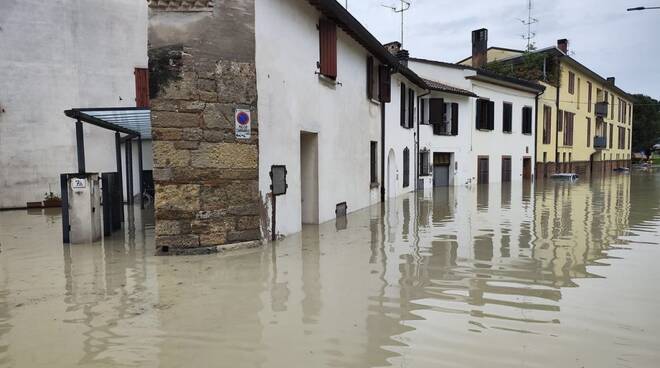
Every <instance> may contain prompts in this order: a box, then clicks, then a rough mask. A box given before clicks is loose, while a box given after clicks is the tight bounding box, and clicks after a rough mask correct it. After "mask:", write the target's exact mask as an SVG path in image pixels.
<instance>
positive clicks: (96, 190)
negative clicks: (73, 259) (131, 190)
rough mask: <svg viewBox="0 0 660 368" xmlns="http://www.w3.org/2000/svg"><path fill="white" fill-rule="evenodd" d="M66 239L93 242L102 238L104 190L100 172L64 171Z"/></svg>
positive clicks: (63, 206)
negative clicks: (102, 191)
mask: <svg viewBox="0 0 660 368" xmlns="http://www.w3.org/2000/svg"><path fill="white" fill-rule="evenodd" d="M61 181H62V183H61V186H62V197H63V198H62V217H63V219H62V225H63V233H64V242H65V243H71V244H84V243H92V242H95V241H98V240H100V239H101V234H102V227H101V191H100V187H99V175H98V174H62V176H61Z"/></svg>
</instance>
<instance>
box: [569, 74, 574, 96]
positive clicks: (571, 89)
mask: <svg viewBox="0 0 660 368" xmlns="http://www.w3.org/2000/svg"><path fill="white" fill-rule="evenodd" d="M568 93H570V94H574V93H575V73H573V72H568Z"/></svg>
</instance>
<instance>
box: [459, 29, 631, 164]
mask: <svg viewBox="0 0 660 368" xmlns="http://www.w3.org/2000/svg"><path fill="white" fill-rule="evenodd" d="M483 31H486V30H483ZM487 41H488V35H487V31H486V33H485V39H484V42H485V43H484V45H483V47H482V48H480V49H478V50H475V49H473V51H474V52H473V55H472V56H471V57H468V58H466V59H464V60H461V61H459V62H458V64H461V65H471V66H474V67H479V68H481V67H485V68H488V69H491V70H499V71H507V72H511V71H512V73H514V74H523V75H525V77H526V78H528V79H532V78H533V79H535V80H538V81H539V83H541V84H543V85H544V86H545V87H546V90H545V92H544V93H543V95H542V96H541V97H540V100H539V106H538V112H537V119H536V120H537V122H536V125H537V131H538V134H537V141H536V148H537V152H536V162H537V171H538V172H539V173H542V175H539V177H548V176H549V175H551V174H552V173H555V172H576V173H578V174H580V175H587V176H589V175H601V174H603V173H606V172H609V171H611V170H612V169H613V168H617V167H620V166H628V165H629V163H630V158H631V151H630V150H631V142H632V121H633V116H632V115H633V102H632V101H633V100H632V98H631V97H630V95H629V94H628V93H626V92H625V91H623V90H622V89H620V88H619V87H618V86H617V85H616V83H615V79H614V78H613V77H610V78H603V77H601V76H600V75H599V74H597V73H596V72H594V71H592V70H591V69H589V68H588V67H587V66H585V65H583V64H581V63H580V62H579V61H577V60H576V59H574V58H573V57H571V56H570V54H569V50H568V40H566V39H561V40H558V41H557V45H556V46H551V47H547V48H543V49H539V50H535V51H532V52H531V53H529V54H526V53H525V52H524V51H520V50H512V49H504V48H498V47H486V46H487Z"/></svg>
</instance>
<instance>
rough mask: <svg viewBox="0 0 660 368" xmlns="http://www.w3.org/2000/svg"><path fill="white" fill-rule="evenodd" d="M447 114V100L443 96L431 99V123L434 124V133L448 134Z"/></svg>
mask: <svg viewBox="0 0 660 368" xmlns="http://www.w3.org/2000/svg"><path fill="white" fill-rule="evenodd" d="M446 115H447V111H446V105H445V100H444V99H442V98H430V99H429V123H430V124H431V125H432V126H433V134H435V135H446V134H447V133H448V132H447V129H446V126H447V125H446V124H445V117H446Z"/></svg>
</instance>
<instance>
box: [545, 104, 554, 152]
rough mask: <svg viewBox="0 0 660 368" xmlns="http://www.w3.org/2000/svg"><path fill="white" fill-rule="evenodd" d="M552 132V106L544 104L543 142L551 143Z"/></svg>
mask: <svg viewBox="0 0 660 368" xmlns="http://www.w3.org/2000/svg"><path fill="white" fill-rule="evenodd" d="M551 132H552V108H551V107H550V106H548V105H543V144H550V139H551V136H550V134H551Z"/></svg>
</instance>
